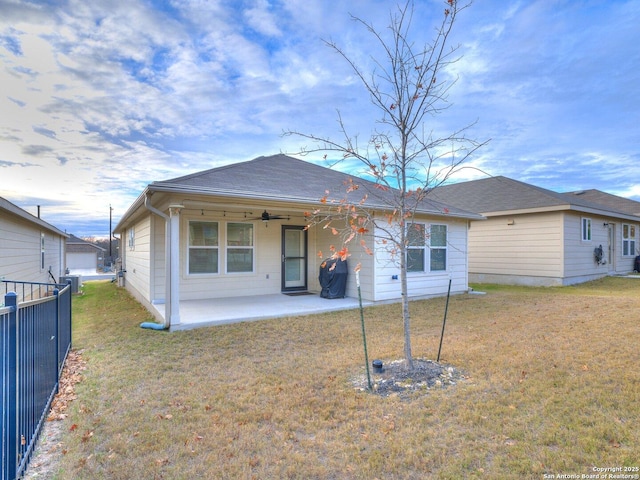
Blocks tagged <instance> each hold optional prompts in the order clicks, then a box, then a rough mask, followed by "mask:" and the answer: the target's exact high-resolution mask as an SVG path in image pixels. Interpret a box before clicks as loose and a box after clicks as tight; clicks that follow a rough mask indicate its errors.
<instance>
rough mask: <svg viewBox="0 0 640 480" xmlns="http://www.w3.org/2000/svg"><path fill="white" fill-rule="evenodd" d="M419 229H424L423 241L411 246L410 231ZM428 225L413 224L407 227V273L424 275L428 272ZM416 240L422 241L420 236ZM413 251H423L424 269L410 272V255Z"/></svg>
mask: <svg viewBox="0 0 640 480" xmlns="http://www.w3.org/2000/svg"><path fill="white" fill-rule="evenodd" d="M416 227H419V228H421V229H422V239H421V240H422V241H421V242H419V243H415V244H411V241H410V240H411V235H410V234H409V231H410V229H412V228H416ZM426 236H427V225H426V224H425V223H422V222H411V223H409V224H408V225H407V231H406V239H407V252H406V260H405V262H406V267H407V273H410V274H412V273H424V272H425V271H426V270H427V239H426ZM415 239H420V235H416V237H415ZM412 251H421V252H422V269H420V270H410V269H409V266H410V265H409V253H410V252H412Z"/></svg>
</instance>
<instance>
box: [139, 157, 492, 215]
mask: <svg viewBox="0 0 640 480" xmlns="http://www.w3.org/2000/svg"><path fill="white" fill-rule="evenodd" d="M350 181H353V182H354V183H355V184H357V185H358V186H359V189H358V192H357V195H358V198H361V197H362V194H363V192H366V193H368V194H369V199H368V201H367V203H366V205H368V206H369V207H372V208H385V207H386V208H389V206H390V205H392V204H393V203H390V198H391V196H392V195H393V194H394V193H397V192H394V191H384V190H381V189H380V188H378V187H377V186H376V184H375V183H374V182H372V181H369V180H365V179H362V178H360V177H356V176H353V175H349V174H347V173H343V172H340V171H338V170H334V169H331V168H326V167H322V166H320V165H316V164H314V163H311V162H307V161H304V160H299V159H297V158H293V157H289V156H287V155H283V154H279V155H272V156H266V157H264V156H263V157H258V158H256V159H254V160H250V161H247V162H241V163H234V164H230V165H226V166H223V167H218V168H213V169H210V170H205V171H202V172H197V173H193V174H190V175H185V176H182V177H178V178H173V179H169V180H164V181H159V182H153V183H152V184H150V185H149V187H148V189H149V191H151V192H153V191H165V192H181V193H197V194H211V195H214V194H215V195H219V196H224V197H236V198H255V199H270V200H281V201H288V202H292V203H293V202H303V203H311V204H315V203H318V202H319V201H320V199H321V198H322V197H324V196H325V195H326V192H327V191H329V192H330V194H329V198H334V199H340V198H343V197H344V195H345V191H346V186H347V184H348V182H350ZM417 210H418V211H419V212H421V213H428V214H437V215H447V216H454V217H462V218H482V217H481V216H480V215H477V214H475V213H471V212H469V211H465V210H464V209H461V208H456V207H455V206H451V205H447V204H444V203H442V202H439V201H437V200H433V199H426V200H424V201H422V202H421V203H420V206H419V208H418V209H417Z"/></svg>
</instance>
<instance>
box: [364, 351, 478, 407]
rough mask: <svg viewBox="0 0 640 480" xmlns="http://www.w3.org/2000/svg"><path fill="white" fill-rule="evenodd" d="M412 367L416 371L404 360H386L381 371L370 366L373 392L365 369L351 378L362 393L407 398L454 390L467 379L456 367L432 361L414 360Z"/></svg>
mask: <svg viewBox="0 0 640 480" xmlns="http://www.w3.org/2000/svg"><path fill="white" fill-rule="evenodd" d="M413 366H414V368H413V370H407V369H406V367H405V362H404V360H389V361H386V360H385V361H383V362H382V370H381V371H376V369H374V368H373V366H372V365H369V373H370V377H371V386H372V389H371V390H369V385H368V381H367V372H366V370H365V368H364V367H362V369H361V372H359V373H358V374H357V375H355V376H354V377H353V378H352V383H353V386H354V387H355V388H356V389H358V390H360V391H366V392H368V391H371V393H373V394H375V395H380V396H382V397H390V396H398V397H401V398H403V399H404V398H412V397H415V396H419V395H421V394H426V393H428V392H429V391H430V390H432V389H436V388H438V389H442V388H449V387H453V386H455V385H457V384H458V383H459V382H460V381H463V380H464V379H465V378H466V377H465V376H464V375H463V374H462V372H460V371H459V370H458V369H457V368H455V367H453V366H451V365H446V364H441V363H437V362H434V361H432V360H424V359H414V360H413Z"/></svg>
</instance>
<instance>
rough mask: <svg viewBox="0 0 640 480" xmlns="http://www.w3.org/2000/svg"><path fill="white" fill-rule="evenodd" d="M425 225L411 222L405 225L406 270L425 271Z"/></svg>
mask: <svg viewBox="0 0 640 480" xmlns="http://www.w3.org/2000/svg"><path fill="white" fill-rule="evenodd" d="M425 239H426V231H425V225H424V224H422V223H411V224H409V226H408V227H407V272H424V271H425V268H424V267H425V265H424V262H425V247H426V241H425Z"/></svg>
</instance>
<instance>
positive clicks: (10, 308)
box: [0, 280, 71, 480]
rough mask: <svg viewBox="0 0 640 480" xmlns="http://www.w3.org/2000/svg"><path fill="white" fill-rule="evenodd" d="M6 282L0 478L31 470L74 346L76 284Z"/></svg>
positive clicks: (1, 311) (1, 307)
mask: <svg viewBox="0 0 640 480" xmlns="http://www.w3.org/2000/svg"><path fill="white" fill-rule="evenodd" d="M2 282H3V283H4V284H5V285H4V290H5V291H6V292H7V293H5V294H4V295H3V296H2V295H0V348H1V349H2V352H1V353H2V365H1V371H0V376H1V377H2V401H1V403H2V411H1V412H0V415H1V419H0V423H1V424H2V450H1V452H0V454H1V456H2V473H1V475H0V479H1V480H14V479H16V478H20V477H21V476H22V475H23V474H24V473H25V470H26V468H27V465H28V462H29V459H30V457H31V454H32V453H33V450H34V447H35V444H36V441H37V439H38V435H39V434H40V429H41V428H42V425H43V423H44V421H45V419H46V416H47V414H48V412H49V408H50V407H51V402H52V401H53V398H54V397H55V395H56V393H57V392H58V385H59V380H60V374H61V372H62V367H63V366H64V362H65V360H66V357H67V354H68V353H69V350H70V349H71V285H70V284H68V285H60V284H35V283H32V282H15V281H6V280H3V281H2ZM11 284H12V285H13V290H12V291H8V287H7V285H11ZM21 289H22V291H21V292H20V290H21ZM14 290H15V291H14ZM27 291H28V292H29V294H28V295H25V292H27ZM36 291H37V292H44V293H42V294H38V295H34V292H36ZM17 292H19V293H17ZM39 295H40V296H39ZM38 296H39V298H33V297H38ZM27 298H28V299H27Z"/></svg>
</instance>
